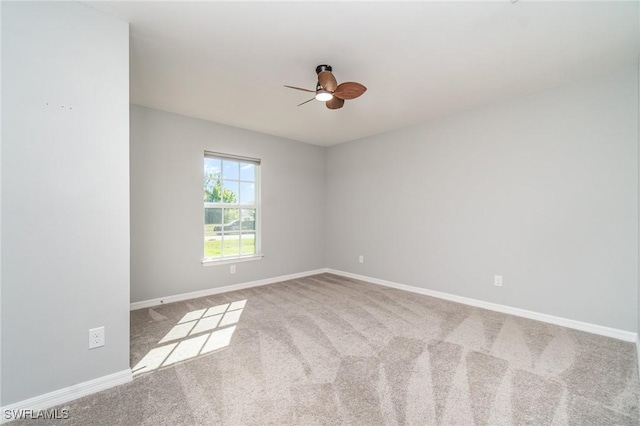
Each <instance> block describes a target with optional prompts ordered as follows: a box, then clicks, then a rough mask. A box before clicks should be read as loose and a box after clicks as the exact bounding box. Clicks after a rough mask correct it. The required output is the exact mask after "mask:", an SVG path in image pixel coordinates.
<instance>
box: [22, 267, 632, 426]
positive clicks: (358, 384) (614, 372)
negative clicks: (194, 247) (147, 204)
mask: <svg viewBox="0 0 640 426" xmlns="http://www.w3.org/2000/svg"><path fill="white" fill-rule="evenodd" d="M131 365H132V367H133V368H134V370H135V371H134V373H135V378H134V381H133V382H132V383H130V384H127V385H123V386H120V387H118V388H114V389H110V390H107V391H104V392H101V393H98V394H95V395H91V396H88V397H85V398H82V399H80V400H77V401H74V402H73V403H70V404H67V405H65V407H66V408H68V409H69V414H70V418H69V419H68V420H58V421H55V424H74V425H89V424H91V425H98V424H99V425H118V424H122V425H210V424H228V425H264V424H277V425H283V424H298V425H310V424H327V425H329V424H331V425H342V424H354V425H377V424H384V425H395V424H411V425H424V424H429V425H436V424H447V425H472V424H476V425H521V424H531V425H546V424H549V425H551V424H554V425H564V424H575V425H601V424H607V425H610V424H625V425H638V424H639V419H640V413H639V408H638V406H639V397H640V384H639V383H638V372H637V362H636V355H635V347H634V345H633V344H631V343H626V342H622V341H619V340H615V339H610V338H606V337H601V336H597V335H592V334H588V333H584V332H580V331H575V330H571V329H567V328H563V327H558V326H554V325H549V324H545V323H541V322H537V321H532V320H527V319H523V318H519V317H514V316H510V315H504V314H499V313H495V312H491V311H486V310H482V309H478V308H473V307H469V306H465V305H460V304H456V303H452V302H447V301H443V300H439V299H434V298H431V297H427V296H421V295H417V294H413V293H407V292H403V291H400V290H393V289H388V288H384V287H380V286H376V285H373V284H368V283H363V282H360V281H356V280H352V279H347V278H343V277H338V276H335V275H330V274H322V275H316V276H312V277H308V278H304V279H298V280H291V281H286V282H282V283H277V284H272V285H268V286H264V287H258V288H254V289H248V290H243V291H237V292H232V293H226V294H222V295H217V296H210V297H204V298H200V299H194V300H190V301H187V302H180V303H174V304H169V305H165V306H159V307H155V308H152V309H141V310H138V311H134V312H132V313H131ZM18 423H27V422H18ZM33 423H35V424H43V422H42V421H39V422H35V421H34V422H33ZM52 423H53V422H52Z"/></svg>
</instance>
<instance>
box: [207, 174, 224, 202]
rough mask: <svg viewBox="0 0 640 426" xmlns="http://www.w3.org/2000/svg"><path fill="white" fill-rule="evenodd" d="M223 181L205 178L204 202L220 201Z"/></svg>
mask: <svg viewBox="0 0 640 426" xmlns="http://www.w3.org/2000/svg"><path fill="white" fill-rule="evenodd" d="M221 186H222V182H220V180H219V179H205V180H204V202H205V203H219V202H221V201H222V200H221V199H220V195H221V193H222V191H221V189H222V188H221Z"/></svg>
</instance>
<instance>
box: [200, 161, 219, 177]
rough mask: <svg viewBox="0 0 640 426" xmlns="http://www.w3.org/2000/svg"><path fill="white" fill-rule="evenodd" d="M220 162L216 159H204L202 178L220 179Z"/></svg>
mask: <svg viewBox="0 0 640 426" xmlns="http://www.w3.org/2000/svg"><path fill="white" fill-rule="evenodd" d="M221 172H222V161H221V160H220V159H217V158H207V157H205V159H204V177H205V178H210V179H214V178H215V179H217V178H220V177H221Z"/></svg>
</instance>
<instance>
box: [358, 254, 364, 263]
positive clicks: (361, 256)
mask: <svg viewBox="0 0 640 426" xmlns="http://www.w3.org/2000/svg"><path fill="white" fill-rule="evenodd" d="M358 262H359V263H364V256H363V255H360V256H358Z"/></svg>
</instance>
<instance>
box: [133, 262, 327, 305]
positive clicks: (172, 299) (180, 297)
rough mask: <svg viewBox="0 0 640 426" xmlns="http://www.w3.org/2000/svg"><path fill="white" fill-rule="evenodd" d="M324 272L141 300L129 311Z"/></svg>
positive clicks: (299, 274)
mask: <svg viewBox="0 0 640 426" xmlns="http://www.w3.org/2000/svg"><path fill="white" fill-rule="evenodd" d="M324 272H327V269H326V268H323V269H316V270H313V271H306V272H299V273H296V274H289V275H282V276H279V277H273V278H266V279H263V280H257V281H249V282H246V283H239V284H232V285H227V286H223V287H216V288H209V289H206V290H200V291H194V292H191V293H182V294H176V295H174V296H167V297H158V298H156V299H149V300H143V301H141V302H134V303H132V304H131V306H130V309H131V310H132V311H135V310H136V309H142V308H151V307H153V306H159V305H164V304H166V303H172V302H181V301H183V300H189V299H197V298H198V297H205V296H212V295H214V294H220V293H227V292H230V291H237V290H244V289H247V288H251V287H259V286H262V285H267V284H273V283H278V282H281V281H287V280H295V279H296V278H303V277H308V276H310V275H317V274H322V273H324Z"/></svg>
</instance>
